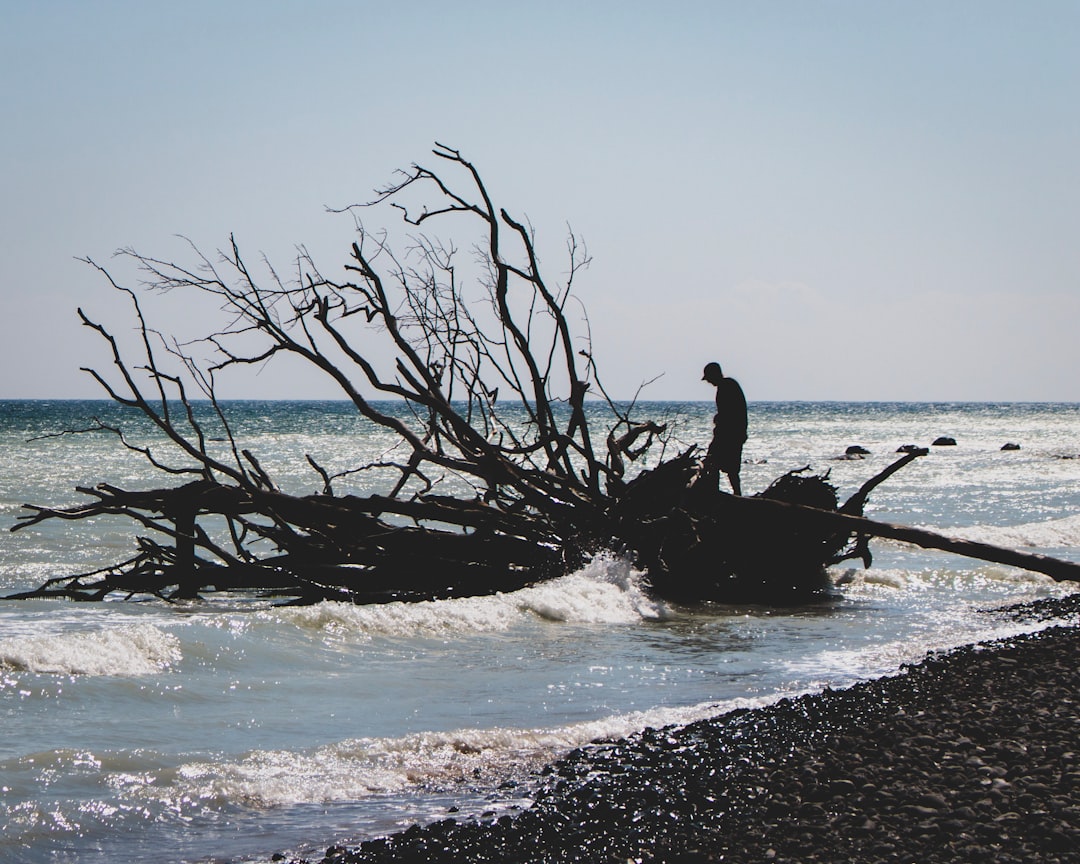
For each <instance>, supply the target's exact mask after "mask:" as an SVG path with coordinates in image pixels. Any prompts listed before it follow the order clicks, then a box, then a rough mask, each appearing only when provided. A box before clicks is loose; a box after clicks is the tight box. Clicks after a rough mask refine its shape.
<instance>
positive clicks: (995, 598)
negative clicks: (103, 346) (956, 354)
mask: <svg viewBox="0 0 1080 864" xmlns="http://www.w3.org/2000/svg"><path fill="white" fill-rule="evenodd" d="M225 409H226V411H227V413H228V416H229V418H230V423H231V425H232V427H233V428H234V429H235V431H236V435H237V437H238V439H239V440H240V441H241V443H242V444H243V446H244V447H246V448H249V449H250V450H251V451H252V452H253V453H254V454H256V456H257V457H258V459H259V461H260V463H261V464H262V465H263V467H264V468H265V469H266V470H267V471H268V472H269V473H270V474H271V475H273V476H274V477H275V479H276V480H277V482H278V483H279V485H280V486H281V487H282V488H283V489H286V490H287V491H291V492H296V493H314V492H318V491H320V490H321V488H322V481H321V479H320V478H319V477H318V476H317V475H316V474H315V472H314V471H313V470H312V468H311V466H310V464H309V463H308V461H307V458H306V457H307V456H308V455H310V456H311V457H313V458H314V459H315V460H316V462H318V463H319V464H320V465H322V466H323V467H325V468H327V469H328V470H331V471H347V470H348V469H349V468H350V467H359V466H361V465H364V464H367V463H371V462H378V461H381V460H385V459H387V458H388V454H389V455H390V456H391V457H392V455H393V447H394V444H395V441H394V439H393V438H392V437H390V436H388V435H387V433H386V432H385V431H384V430H382V429H379V428H376V427H373V426H372V425H371V424H370V423H368V422H366V421H364V420H363V419H362V418H360V417H358V416H357V414H356V412H355V410H354V409H353V408H352V407H351V406H350V405H349V404H347V403H343V402H230V403H226V404H225ZM711 411H712V406H711V405H710V404H709V403H663V402H654V403H645V404H641V405H638V406H637V415H638V416H639V417H641V418H643V419H644V418H654V419H657V420H659V421H662V422H666V423H668V428H669V431H670V433H671V440H670V442H669V443H668V445H667V450H666V453H665V454H663V455H669V456H670V455H674V453H676V452H678V451H680V450H682V449H684V448H685V447H688V446H690V445H692V444H697V445H699V446H704V445H706V444H707V442H708V440H709V437H710V431H711ZM129 421H130V418H129V417H128V416H127V415H126V414H125V412H124V411H122V409H120V408H119V407H118V406H116V405H113V404H111V403H109V402H105V401H33V400H28V401H2V402H0V594H2V595H7V594H10V593H12V592H16V591H20V590H25V589H28V588H32V587H35V586H37V585H39V584H41V583H42V582H44V581H45V580H46V579H48V578H51V577H54V576H63V575H67V574H75V573H80V572H86V571H90V570H94V569H96V568H99V567H104V566H107V565H109V564H113V563H116V562H118V561H122V560H125V559H127V558H129V557H131V556H132V555H133V554H134V553H135V550H136V538H137V537H138V536H139V535H140V534H143V533H145V531H144V530H142V529H140V528H139V527H138V526H135V525H133V524H132V523H130V522H129V521H127V520H125V519H123V518H120V517H101V518H99V519H96V520H82V521H64V520H52V521H48V522H44V523H41V524H39V525H36V526H33V527H29V528H26V529H24V530H20V531H17V532H14V533H13V532H11V531H10V530H9V529H11V528H12V527H13V526H15V525H16V524H17V523H18V521H19V519H20V517H21V516H25V515H27V514H28V513H29V512H30V511H28V510H26V509H24V508H23V505H24V504H36V505H47V506H60V505H73V504H78V503H80V502H86V501H88V500H90V499H89V498H88V496H87V495H86V494H85V493H80V492H79V491H77V489H78V487H93V486H95V485H96V484H98V483H102V482H108V483H112V484H114V485H116V486H120V487H123V488H126V489H140V488H155V487H160V486H163V485H171V484H172V483H173V482H176V481H175V479H174V478H171V477H168V476H165V475H163V474H161V473H160V472H159V471H157V470H156V469H154V468H153V467H152V466H151V465H150V464H149V463H148V462H147V460H146V459H145V458H144V457H143V456H142V455H140V454H139V453H137V452H134V451H132V450H130V449H127V448H125V447H124V446H122V444H121V443H120V442H119V441H118V440H117V438H116V437H115V436H114V435H112V434H110V433H108V432H103V431H83V432H81V433H80V434H68V433H72V432H77V431H78V430H92V429H94V428H95V427H96V426H97V425H98V424H99V423H100V424H104V425H121V424H123V423H127V422H129ZM134 428H135V431H134V432H132V433H131V434H132V437H131V439H130V441H131V443H134V444H136V445H138V444H139V443H140V442H153V441H154V439H153V436H152V435H150V434H149V433H148V432H147V430H146V429H145V427H144V426H143V427H140V426H139V424H137V423H136V424H135V427H134ZM140 436H143V437H142V438H140ZM942 436H946V437H949V438H952V439H954V440H955V441H956V444H955V445H953V446H943V445H939V446H930V445H931V444H932V442H933V441H935V440H936V439H938V438H939V437H942ZM906 444H916V445H920V446H929V449H930V452H929V454H928V455H926V456H924V457H922V458H920V459H917V460H915V461H914V462H913V463H912V464H910V465H908V466H906V467H905V468H903V469H902V470H901V471H899V472H898V473H897V474H895V475H894V476H892V477H891V478H889V479H888V480H887V481H886V482H885V483H884V484H883V485H881V486H879V487H878V488H877V489H875V490H874V492H873V493H872V495H871V497H870V500H869V503H868V505H867V508H866V514H867V515H868V516H869V517H871V518H874V519H879V520H884V521H888V522H895V523H901V524H906V525H915V526H920V527H924V528H929V529H932V530H935V531H938V532H941V533H944V534H947V535H950V536H956V537H962V538H966V539H971V540H978V541H983V542H987V543H992V544H996V545H1000V546H1005V547H1009V548H1017V549H1022V550H1025V551H1030V552H1040V553H1044V554H1047V555H1052V556H1056V557H1060V558H1064V559H1067V560H1070V561H1077V562H1080V405H1077V404H1044V403H1039V404H996V403H995V404H988V403H956V404H939V403H935V404H914V403H831V402H776V403H752V404H751V405H750V438H749V440H748V442H747V444H746V448H745V451H744V457H745V460H746V464H745V465H744V469H743V475H742V477H743V481H742V482H743V490H744V492H746V493H748V494H751V493H754V492H758V491H760V490H762V489H764V488H765V487H766V486H768V485H769V483H770V482H772V481H773V480H774V479H776V478H777V477H779V476H781V475H783V474H784V473H786V472H788V471H793V470H799V469H803V468H808V469H809V470H810V471H812V472H815V473H818V474H826V473H827V474H828V477H829V479H830V481H831V482H832V483H833V484H835V485H836V487H837V489H838V490H839V495H840V498H841V500H844V499H846V498H847V497H848V496H850V495H851V494H853V493H854V492H855V491H856V490H857V489H858V488H859V487H860V486H861V485H862V484H863V483H864V482H865V481H866V480H868V479H869V478H871V477H873V476H874V475H875V474H877V473H878V472H879V471H881V470H882V469H884V468H885V467H887V466H888V465H889V464H891V463H892V462H893V461H894V460H895V459H897V458H898V454H897V450H898V448H900V447H902V446H903V445H906ZM1006 444H1013V445H1017V446H1018V448H1019V449H1002V448H1003V446H1004V445H1006ZM854 445H858V446H860V447H862V448H864V449H865V450H867V451H868V453H867V454H866V455H864V456H863V457H862V458H845V453H846V451H847V448H849V447H851V446H854ZM153 446H154V447H157V446H158V445H157V444H154V445H153ZM152 452H154V453H155V455H158V456H167V455H168V454H167V453H166V452H165V451H162V450H160V449H158V450H153V451H152ZM657 455H661V454H659V453H658V454H657ZM170 458H171V457H170ZM631 470H635V469H634V468H633V467H632V469H631ZM376 482H377V480H376V478H375V477H374V476H373V475H372V473H371V472H359V473H354V474H350V475H348V476H347V477H345V478H343V479H342V480H341V481H339V484H340V488H339V489H338V488H336V491H340V492H358V493H361V494H362V493H363V492H364V491H369V492H370V491H372V489H374V488H375V487H374V485H372V486H365V485H364V484H375V483H376ZM871 550H872V552H873V556H874V558H873V564H872V566H871V567H870V568H869V569H863V567H862V565H861V563H860V562H848V563H846V564H844V565H840V566H838V567H836V568H834V569H833V571H832V572H831V574H830V577H831V581H832V583H833V585H834V588H833V591H832V595H831V596H830V597H828V598H826V599H824V600H823V601H822V602H819V603H815V604H813V605H809V606H804V607H801V608H781V607H770V606H767V605H759V606H728V605H722V604H705V605H698V606H693V607H684V606H678V605H674V604H671V603H665V602H662V601H660V600H658V599H656V598H655V597H653V596H651V595H650V593H649V591H648V574H645V573H642V572H640V571H639V570H637V569H636V568H635V566H634V564H633V562H632V561H629V560H626V559H625V558H621V557H619V556H618V555H616V554H614V553H612V552H600V553H599V554H597V555H596V557H595V558H594V559H593V560H591V561H589V562H588V563H586V564H585V566H583V567H582V568H581V569H580V570H577V571H576V572H573V573H569V574H567V575H565V576H563V577H561V578H557V579H553V580H551V581H548V582H544V583H541V584H536V585H533V586H531V587H527V588H524V589H522V590H520V591H516V592H513V593H504V594H497V595H493V596H487V597H475V598H460V599H452V600H444V601H437V602H422V603H413V604H405V603H390V604H382V605H371V606H362V605H348V604H342V603H335V602H326V603H320V604H318V605H313V606H306V607H284V606H278V605H274V603H273V602H272V601H269V600H266V599H259V598H256V597H250V596H243V595H229V596H208V597H206V598H205V599H201V600H195V601H189V602H182V603H166V602H163V601H160V600H146V599H138V598H134V599H131V600H124V599H113V600H109V601H107V602H101V603H76V602H72V601H65V600H2V601H0V722H2V724H3V726H2V728H3V732H2V734H0V862H21V864H44V862H80V864H82V862H94V864H97V862H100V864H105V862H108V864H126V862H137V861H145V860H154V861H157V862H235V864H241V862H245V864H246V862H267V861H269V860H270V859H271V857H272V856H274V855H275V854H279V855H285V856H289V857H301V856H308V857H311V856H314V857H319V856H321V854H322V851H323V850H325V849H326V847H327V846H329V845H331V844H345V845H348V844H355V843H358V842H359V841H361V840H363V839H364V838H367V837H372V836H378V835H383V834H386V833H389V832H393V831H395V830H399V829H402V828H403V827H406V826H408V825H410V824H413V823H416V822H421V823H424V822H428V821H434V820H437V819H443V818H446V817H447V816H448V815H452V816H454V817H455V818H458V819H470V818H477V819H491V818H497V817H498V816H500V815H503V814H507V813H511V814H512V813H513V812H516V811H517V810H518V809H521V808H524V807H527V806H528V805H529V802H530V800H531V796H532V795H533V794H535V790H536V788H537V782H538V773H539V772H540V771H541V770H542V769H543V766H545V765H546V764H548V763H550V762H551V761H552V760H555V759H558V758H559V757H560V755H562V754H565V753H567V752H568V751H570V750H572V749H574V748H578V747H584V746H588V745H589V744H590V742H593V741H596V740H599V739H604V738H611V737H613V736H623V735H628V734H631V733H634V732H637V731H639V730H642V729H644V728H646V727H661V726H666V725H669V724H685V723H688V722H692V721H696V720H698V719H701V718H707V717H712V716H716V715H720V714H723V713H724V712H727V711H730V710H732V709H735V708H742V707H753V706H761V705H767V704H769V703H772V702H775V701H777V700H779V699H782V698H784V697H790V696H794V695H797V694H802V693H809V692H819V691H822V690H823V689H825V688H841V687H845V686H848V685H851V684H853V683H854V682H857V681H861V680H866V679H870V678H875V677H879V676H883V675H892V674H900V673H901V669H902V667H903V666H904V665H905V664H910V663H912V662H916V661H918V660H920V659H921V658H922V657H923V656H924V655H925V654H926V653H927V652H931V651H940V650H947V649H949V648H951V647H954V646H958V645H962V644H968V643H973V642H978V641H982V640H989V639H997V638H1007V637H1010V636H1013V635H1015V634H1018V633H1020V632H1024V631H1028V630H1032V629H1037V628H1039V627H1041V626H1046V625H1044V624H1038V623H1032V622H1024V623H1020V622H1017V621H1015V620H1012V619H1011V618H1009V617H1007V616H1004V615H1001V614H999V613H997V612H996V611H995V610H998V609H999V608H1001V607H1004V606H1006V605H1009V604H1015V603H1021V602H1026V601H1031V600H1035V599H1038V598H1044V597H1057V596H1063V595H1065V594H1069V593H1071V592H1073V591H1076V590H1080V586H1078V585H1077V584H1075V583H1057V582H1054V581H1052V580H1051V579H1049V578H1048V577H1045V576H1041V575H1038V574H1033V573H1029V572H1024V571H1021V570H1017V569H1014V568H1010V567H1004V566H1000V565H997V564H989V563H985V562H981V561H977V560H970V559H965V558H960V557H956V556H953V555H949V554H945V553H940V552H933V551H926V550H923V549H920V548H917V547H913V546H907V545H902V544H899V543H893V542H888V541H872V543H871Z"/></svg>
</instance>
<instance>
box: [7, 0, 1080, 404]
mask: <svg viewBox="0 0 1080 864" xmlns="http://www.w3.org/2000/svg"><path fill="white" fill-rule="evenodd" d="M0 69H2V71H3V87H2V88H0V117H2V123H0V130H2V131H0V219H2V222H0V301H2V306H0V309H2V316H0V398H23V397H25V398H38V397H40V398H68V397H84V396H98V395H101V392H100V390H98V389H97V387H96V385H95V384H94V382H93V381H92V380H91V379H90V378H89V377H88V376H87V375H86V374H85V373H81V372H79V371H78V370H79V367H80V366H83V365H96V366H99V367H102V368H105V367H107V366H108V362H109V358H108V356H107V355H106V353H105V351H104V346H103V344H102V343H100V340H98V339H96V338H95V337H94V336H93V334H91V333H89V332H88V331H86V329H85V328H82V327H80V325H79V323H78V319H77V317H76V314H75V310H76V307H77V306H80V305H81V306H83V307H84V308H85V309H86V310H87V311H88V312H89V313H90V314H91V315H93V316H95V317H97V318H99V319H101V320H103V321H104V322H105V323H107V324H109V325H110V326H112V327H114V328H116V329H117V330H124V329H127V328H129V327H130V319H129V318H128V317H127V316H126V312H125V309H124V307H123V306H121V305H119V304H118V303H117V298H116V297H115V296H114V294H113V292H111V290H110V289H109V288H108V287H107V285H106V284H105V283H104V282H103V281H102V280H101V279H100V278H99V277H98V276H97V275H96V274H95V273H94V272H93V271H92V270H90V268H88V267H87V266H86V265H84V264H80V263H78V262H77V261H76V260H75V258H76V256H87V255H89V256H91V257H93V258H95V259H97V260H99V261H102V262H107V261H108V260H109V256H110V254H111V252H112V251H113V250H115V249H117V248H119V247H123V246H134V247H136V248H138V249H139V250H140V251H143V252H146V253H150V254H156V255H162V256H166V257H176V256H178V255H182V252H183V249H182V246H181V245H180V243H179V241H178V240H177V238H176V235H179V234H182V235H185V236H187V237H190V238H191V239H192V240H193V241H195V242H196V243H198V244H199V245H200V246H201V247H203V248H205V249H206V250H207V251H212V250H213V249H215V248H217V247H219V246H223V245H224V244H225V243H226V242H227V239H228V235H229V232H230V231H233V232H235V233H236V235H237V238H238V240H239V241H240V242H241V244H243V246H244V247H245V248H246V249H248V250H249V251H251V252H253V253H258V252H262V253H265V254H266V255H267V256H268V257H269V258H270V259H272V260H274V261H275V262H281V263H282V264H287V262H288V261H289V260H290V258H291V257H292V254H293V249H294V245H295V244H298V243H304V244H307V245H308V246H309V247H310V248H311V250H312V251H313V252H314V253H315V254H316V255H317V257H318V259H319V260H320V262H322V263H324V264H325V265H327V267H328V268H329V266H330V265H331V264H336V263H338V262H339V261H343V260H344V258H345V254H346V253H347V248H348V247H347V244H348V242H349V240H350V238H351V235H350V231H351V222H350V221H349V219H348V217H343V216H340V215H339V216H335V215H331V214H328V213H327V212H326V210H325V208H326V206H342V205H345V204H349V203H352V202H355V201H358V200H362V199H365V198H367V197H368V196H369V194H370V192H371V190H372V189H373V188H374V187H376V186H379V185H381V184H382V183H384V182H385V181H386V180H388V179H389V178H390V175H391V172H392V171H393V169H395V168H398V167H407V166H408V165H409V164H411V163H412V162H414V161H431V160H430V159H429V158H428V154H429V153H430V149H431V146H432V144H433V142H435V141H440V142H443V143H446V144H449V145H451V146H453V147H456V148H458V149H460V150H461V151H462V152H463V154H464V155H465V156H466V157H468V158H469V159H471V160H472V161H473V162H475V163H476V164H477V166H478V167H479V169H480V170H481V172H482V173H483V174H484V176H485V178H486V179H487V181H488V185H489V187H490V189H491V191H492V193H493V194H494V195H495V196H496V197H497V198H498V199H499V201H500V202H501V203H502V204H503V205H505V206H506V207H507V208H508V209H509V210H510V211H511V212H512V213H514V214H515V215H518V216H522V217H528V219H529V220H530V221H531V222H532V223H533V225H534V226H535V227H536V228H537V230H538V231H539V232H540V235H541V236H542V237H543V238H546V239H551V240H553V241H557V243H558V244H559V247H560V248H561V244H562V239H563V237H564V235H565V234H566V231H567V226H568V225H569V227H570V228H572V229H573V230H574V231H575V232H576V233H577V234H579V235H580V236H582V237H583V238H584V240H585V242H586V243H587V244H588V249H589V252H590V254H591V255H592V258H593V264H592V266H591V267H590V268H589V269H588V270H587V271H585V273H584V274H583V275H582V276H581V281H580V282H579V283H577V288H578V294H579V296H580V297H581V299H582V300H583V302H584V303H585V305H586V307H587V308H588V311H589V317H590V320H591V322H592V329H593V337H594V348H595V352H596V354H597V356H598V358H599V360H600V362H601V364H602V373H603V376H604V378H605V380H606V381H607V383H608V386H609V389H611V390H613V391H614V392H615V395H619V396H629V395H632V394H633V392H634V390H635V389H636V386H637V384H638V383H640V382H642V381H645V380H647V379H651V378H654V377H656V376H658V375H660V376H662V377H661V378H660V379H659V380H658V381H657V382H656V383H655V384H653V385H652V386H651V387H650V388H648V389H647V390H646V391H645V394H644V395H645V396H646V397H652V398H657V399H662V398H671V399H709V398H710V397H711V388H710V387H709V386H708V385H706V384H704V383H702V382H701V381H700V377H701V367H702V365H703V364H704V363H705V362H706V361H708V360H718V361H719V362H720V363H721V364H722V365H723V367H724V369H725V371H726V372H727V373H728V374H731V375H734V376H735V377H737V378H738V379H739V380H740V381H741V382H742V384H743V387H744V389H745V390H746V392H747V395H748V397H749V398H750V399H751V400H754V399H805V400H818V399H840V400H1021V401H1027V400H1044V399H1046V400H1064V401H1080V375H1078V374H1077V373H1078V370H1080V338H1078V337H1077V333H1076V330H1077V327H1078V324H1080V3H1078V2H1074V0H1065V2H1053V0H1050V2H1047V0H1033V2H1024V3H1020V2H1013V0H1010V2H997V0H977V2H966V0H953V2H949V0H944V2H942V0H933V2H921V0H914V2H862V0H850V2H813V0H792V2H760V3H758V2H753V3H751V2H723V0H713V2H677V0H675V2H667V3H659V2H652V3H643V2H633V0H619V2H582V0H575V2H561V0H554V2H552V0H545V2H543V3H539V2H529V3H525V2H513V0H499V2H470V0H460V2H454V3H449V2H415V0H395V2H389V0H383V2H363V0H353V2H344V0H342V2H335V0H304V2H274V0H261V2H235V0H234V2H227V0H215V2H203V0H185V2H183V3H157V2H141V0H139V2H108V0H98V2H48V0H41V2H21V0H0ZM547 263H548V266H549V267H550V268H551V269H552V270H553V271H554V272H559V271H561V269H562V263H563V262H562V261H561V260H551V261H548V262H547ZM169 314H170V316H182V315H183V311H182V310H181V311H180V312H177V311H175V310H174V311H173V312H171V313H169ZM155 323H156V324H158V326H160V327H161V328H163V329H170V328H171V327H173V326H174V325H175V326H177V327H184V326H191V325H192V322H185V321H182V320H180V318H176V317H170V319H169V320H167V321H156V322H155ZM207 323H208V324H212V323H213V322H207ZM230 387H231V388H233V389H231V390H230V391H229V393H227V394H226V395H236V396H252V397H274V398H293V397H307V396H324V397H337V396H339V395H340V394H338V393H336V392H335V391H333V390H332V389H331V388H329V387H322V386H321V385H318V384H315V383H313V382H311V381H310V380H309V379H307V378H304V377H302V376H297V375H294V373H293V372H292V371H291V370H280V371H276V372H275V371H274V370H273V369H272V368H271V369H268V370H265V371H263V372H262V374H260V375H258V376H257V377H253V378H251V379H250V380H247V381H239V382H235V383H233V384H231V385H230Z"/></svg>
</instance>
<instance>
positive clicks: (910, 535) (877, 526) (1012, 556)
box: [740, 498, 1080, 582]
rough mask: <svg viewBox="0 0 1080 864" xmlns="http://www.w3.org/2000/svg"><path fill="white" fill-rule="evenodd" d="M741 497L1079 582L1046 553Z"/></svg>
mask: <svg viewBox="0 0 1080 864" xmlns="http://www.w3.org/2000/svg"><path fill="white" fill-rule="evenodd" d="M741 500H742V501H743V502H744V504H742V505H740V506H745V507H746V508H747V509H748V510H758V511H760V512H761V514H762V517H763V518H768V517H769V515H770V514H771V515H773V516H783V515H785V514H793V513H797V514H798V516H799V517H800V518H803V519H805V520H806V521H807V522H808V523H812V524H818V525H820V526H821V527H822V528H831V529H834V530H837V531H847V532H849V533H851V534H862V535H868V536H870V537H884V538H887V539H889V540H899V541H901V542H903V543H911V544H913V545H915V546H921V547H922V548H924V549H938V550H940V551H942V552H952V553H954V554H956V555H963V556H964V557H966V558H976V559H978V560H980V561H990V562H992V563H994V564H1005V565H1007V566H1010V567H1019V568H1020V569H1022V570H1030V571H1032V572H1034V573H1043V574H1045V575H1046V576H1049V577H1050V578H1051V579H1054V580H1056V581H1058V582H1080V564H1074V563H1072V562H1070V561H1063V560H1061V559H1060V558H1051V557H1050V556H1048V555H1039V554H1037V553H1034V552H1019V551H1017V550H1015V549H1005V548H1003V547H1000V546H993V545H991V544H989V543H978V542H976V541H973V540H958V539H956V538H953V537H946V536H945V535H943V534H938V533H936V532H934V531H928V530H926V529H925V528H913V527H911V526H908V525H896V524H893V523H891V522H878V521H877V520H874V519H867V518H866V517H865V516H854V515H852V514H850V513H842V512H835V511H829V510H820V509H818V508H816V507H804V506H801V505H798V504H789V503H786V502H784V501H772V500H768V499H765V498H744V499H741Z"/></svg>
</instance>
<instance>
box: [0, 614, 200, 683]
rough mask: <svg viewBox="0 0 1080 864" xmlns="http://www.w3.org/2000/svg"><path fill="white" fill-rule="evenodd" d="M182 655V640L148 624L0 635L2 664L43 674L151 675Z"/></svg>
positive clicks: (170, 664)
mask: <svg viewBox="0 0 1080 864" xmlns="http://www.w3.org/2000/svg"><path fill="white" fill-rule="evenodd" d="M180 656H181V655H180V640H179V639H177V638H176V636H174V635H173V634H171V633H167V632H165V631H164V630H161V629H159V628H158V627H155V626H153V625H151V624H135V625H130V626H125V627H118V628H115V629H109V630H94V631H79V632H67V633H58V634H52V635H42V636H30V637H12V638H8V639H0V668H3V669H8V670H14V671H23V672H34V673H44V674H56V675H119V676H128V675H150V674H152V673H155V672H160V671H161V670H163V669H166V668H168V667H170V666H173V665H175V664H176V663H178V662H179V661H180Z"/></svg>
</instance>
